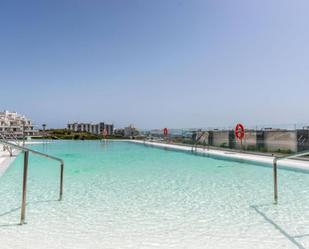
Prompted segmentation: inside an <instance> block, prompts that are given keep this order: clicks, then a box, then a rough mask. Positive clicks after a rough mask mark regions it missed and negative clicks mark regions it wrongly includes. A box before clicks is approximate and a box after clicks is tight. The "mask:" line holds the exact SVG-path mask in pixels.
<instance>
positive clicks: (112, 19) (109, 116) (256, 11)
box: [0, 0, 309, 128]
mask: <svg viewBox="0 0 309 249" xmlns="http://www.w3.org/2000/svg"><path fill="white" fill-rule="evenodd" d="M308 13H309V1H308V0H255V1H253V0H251V1H250V0H233V1H232V0H208V1H207V0H187V1H183V0H101V1H99V0H37V1H33V0H27V1H24V0H19V1H16V0H0V86H1V88H0V108H1V109H8V110H15V111H17V112H20V113H24V114H27V115H28V116H29V117H30V118H32V119H34V120H35V122H36V123H37V124H41V123H43V122H45V123H47V124H48V126H49V127H61V126H64V125H65V124H66V123H67V122H68V121H73V120H76V121H100V120H103V121H104V120H105V121H109V122H114V124H115V125H116V126H118V127H119V126H123V125H127V124H130V123H133V124H135V125H136V126H137V127H139V128H156V127H157V128H159V127H165V126H167V127H175V128H180V127H207V126H217V125H218V126H225V125H231V124H234V123H235V122H238V121H241V122H243V123H245V124H272V123H274V124H276V123H295V122H302V123H304V122H307V123H309V28H308V27H309V14H308Z"/></svg>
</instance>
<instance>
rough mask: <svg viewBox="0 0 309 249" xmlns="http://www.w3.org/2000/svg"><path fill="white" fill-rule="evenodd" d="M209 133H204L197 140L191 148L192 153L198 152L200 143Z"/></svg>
mask: <svg viewBox="0 0 309 249" xmlns="http://www.w3.org/2000/svg"><path fill="white" fill-rule="evenodd" d="M207 133H208V131H203V132H202V134H201V135H200V136H199V137H198V138H197V139H196V140H195V143H194V144H193V145H192V147H191V151H192V152H194V151H195V152H196V151H197V146H198V143H199V142H200V140H201V139H202V137H204V135H205V134H207Z"/></svg>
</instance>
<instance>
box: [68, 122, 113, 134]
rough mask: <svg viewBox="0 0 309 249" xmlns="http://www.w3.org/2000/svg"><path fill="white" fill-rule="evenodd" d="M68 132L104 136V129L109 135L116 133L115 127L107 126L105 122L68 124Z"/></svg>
mask: <svg viewBox="0 0 309 249" xmlns="http://www.w3.org/2000/svg"><path fill="white" fill-rule="evenodd" d="M67 128H68V130H70V131H75V132H89V133H91V134H95V135H102V134H103V131H104V129H106V131H107V135H109V136H110V135H113V133H114V125H113V124H106V123H104V122H100V123H77V122H74V123H68V125H67Z"/></svg>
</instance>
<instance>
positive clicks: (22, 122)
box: [0, 111, 38, 138]
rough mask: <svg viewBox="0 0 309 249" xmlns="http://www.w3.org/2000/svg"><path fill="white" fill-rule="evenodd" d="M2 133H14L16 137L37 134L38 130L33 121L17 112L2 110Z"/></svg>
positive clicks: (0, 122) (0, 123)
mask: <svg viewBox="0 0 309 249" xmlns="http://www.w3.org/2000/svg"><path fill="white" fill-rule="evenodd" d="M0 133H4V134H5V133H12V134H14V135H15V136H16V137H18V138H21V137H23V136H24V135H25V136H36V135H37V134H38V131H37V130H35V129H34V125H33V123H32V121H31V120H30V119H28V118H26V117H25V116H24V115H21V114H18V113H17V112H9V111H3V112H0Z"/></svg>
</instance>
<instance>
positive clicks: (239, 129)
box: [235, 124, 245, 140]
mask: <svg viewBox="0 0 309 249" xmlns="http://www.w3.org/2000/svg"><path fill="white" fill-rule="evenodd" d="M235 136H236V137H237V138H238V139H240V140H242V139H243V138H244V136H245V128H244V126H243V125H242V124H237V125H236V127H235Z"/></svg>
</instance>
